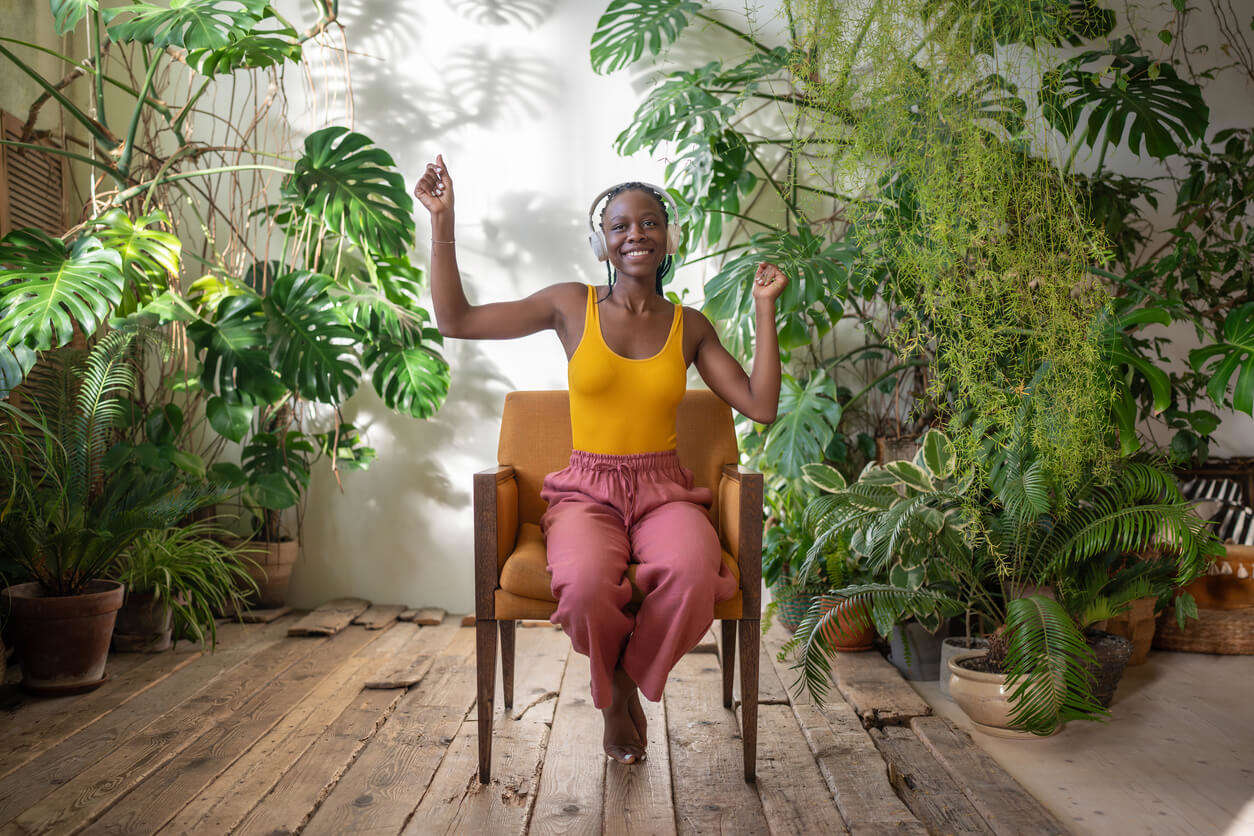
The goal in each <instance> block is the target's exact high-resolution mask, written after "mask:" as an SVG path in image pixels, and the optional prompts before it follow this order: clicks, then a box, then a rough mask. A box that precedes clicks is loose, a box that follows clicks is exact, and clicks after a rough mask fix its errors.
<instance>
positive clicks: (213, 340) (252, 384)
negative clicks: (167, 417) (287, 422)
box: [187, 294, 287, 403]
mask: <svg viewBox="0 0 1254 836" xmlns="http://www.w3.org/2000/svg"><path fill="white" fill-rule="evenodd" d="M187 336H188V337H190V338H191V340H192V342H193V343H195V345H196V348H197V350H199V351H203V352H204V358H203V360H202V372H201V380H202V382H203V383H204V385H205V388H206V389H208V390H209V391H211V392H216V393H217V394H219V395H222V396H223V397H224V398H227V399H228V400H229V401H231V402H233V403H238V402H240V400H241V397H240V396H241V395H247V396H249V397H252V398H255V399H256V400H259V401H261V402H263V403H273V402H275V401H277V400H278V399H279V398H281V397H283V395H284V393H285V392H286V391H287V388H286V387H285V386H284V385H283V382H282V381H281V380H280V379H279V376H278V375H277V374H275V371H274V369H273V368H271V367H270V353H269V351H267V345H268V341H267V337H266V315H265V312H264V311H263V310H262V306H261V299H260V298H259V297H257V296H255V295H252V294H241V295H238V296H227V297H225V298H224V299H222V301H221V302H219V303H218V307H217V310H216V311H215V313H214V316H213V318H212V319H201V320H198V321H196V322H192V323H190V324H189V325H188V326H187Z"/></svg>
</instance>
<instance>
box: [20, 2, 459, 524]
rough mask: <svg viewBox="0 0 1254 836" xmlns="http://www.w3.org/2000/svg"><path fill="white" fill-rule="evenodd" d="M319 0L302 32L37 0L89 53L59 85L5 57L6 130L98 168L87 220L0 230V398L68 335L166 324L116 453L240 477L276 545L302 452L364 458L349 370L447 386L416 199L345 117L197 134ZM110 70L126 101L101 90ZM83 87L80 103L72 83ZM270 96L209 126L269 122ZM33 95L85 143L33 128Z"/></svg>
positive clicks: (431, 394) (259, 20)
mask: <svg viewBox="0 0 1254 836" xmlns="http://www.w3.org/2000/svg"><path fill="white" fill-rule="evenodd" d="M313 5H314V7H315V9H316V10H317V13H318V20H317V22H316V23H315V24H314V25H313V26H311V27H310V28H308V29H307V30H305V31H303V32H298V31H297V30H296V28H295V27H294V26H293V25H291V24H290V23H289V22H288V21H287V20H286V19H285V18H284V17H283V16H282V15H281V14H280V12H279V11H278V10H277V9H275V8H274V7H273V6H272V5H270V4H268V3H266V2H264V1H263V0H187V2H170V3H169V4H168V5H166V4H163V3H157V4H148V3H135V4H129V5H121V6H115V7H111V8H100V7H99V4H98V3H97V2H95V0H81V2H72V3H67V2H61V0H52V2H51V4H50V9H49V10H48V11H47V13H51V14H53V15H54V17H55V24H56V28H57V31H58V33H61V34H65V33H68V32H70V31H72V30H79V31H80V34H82V35H84V36H85V39H86V41H87V42H88V43H89V45H90V50H91V55H90V56H89V57H87V58H85V59H80V58H74V57H71V56H59V57H62V58H64V59H65V60H66V61H68V62H70V63H71V64H73V65H76V69H74V70H73V71H72V72H71V73H69V74H68V75H67V76H66V78H64V79H55V78H45V77H44V76H43V75H41V74H40V73H39V72H38V71H36V70H35V69H34V68H33V67H32V66H31V64H30V63H28V60H27V59H26V58H24V57H23V56H24V55H29V54H30V53H31V52H33V51H40V52H44V53H50V52H51V53H52V54H54V55H56V54H57V53H55V51H52V50H49V49H46V48H44V47H41V46H38V45H35V44H29V43H24V42H21V41H16V40H14V39H11V38H0V56H3V58H5V59H7V60H8V61H9V62H10V63H11V64H12V65H13V66H14V67H16V68H17V69H18V70H20V71H21V72H24V73H26V74H27V75H29V76H30V77H31V78H32V79H34V81H35V82H36V83H37V84H38V85H39V86H40V87H41V88H43V90H44V95H43V96H41V97H40V99H39V100H38V101H36V102H34V103H32V107H31V114H30V117H29V119H28V120H27V124H26V134H27V135H26V136H23V137H19V138H18V139H14V140H9V139H6V140H3V141H4V143H5V144H7V145H10V146H14V147H17V148H22V149H25V150H28V151H39V152H44V153H50V154H57V155H61V156H63V157H68V158H70V159H71V160H72V161H74V162H75V163H76V164H79V165H81V166H86V167H88V168H89V171H90V175H91V177H92V178H93V179H95V180H96V181H97V187H96V189H95V191H94V192H93V200H92V203H91V205H90V206H88V207H87V210H86V212H85V218H86V220H85V221H84V222H83V223H81V224H79V225H78V226H76V227H74V228H73V229H71V230H69V231H68V232H66V233H65V234H64V235H63V236H61V237H60V238H57V237H53V236H52V235H49V234H48V233H47V232H43V231H39V230H32V229H22V230H15V231H13V232H11V233H9V234H8V235H7V236H5V238H4V239H3V240H0V396H4V395H7V393H8V392H9V391H10V390H12V389H13V388H14V387H15V386H17V385H18V384H19V383H20V382H21V381H22V379H23V378H24V376H25V375H26V374H27V373H28V372H29V370H30V369H31V367H32V365H33V364H34V362H35V360H36V358H37V356H38V354H39V353H40V352H45V351H49V350H52V349H56V348H58V347H60V346H63V345H65V344H67V343H68V342H70V341H71V340H72V339H74V337H75V335H76V334H83V335H87V336H88V338H91V336H92V335H94V334H96V333H97V331H98V330H99V329H101V328H102V326H106V325H108V324H110V323H112V324H115V325H116V324H118V323H120V322H121V321H124V320H128V319H139V320H143V321H145V322H149V323H153V322H155V323H157V324H160V325H163V326H166V327H167V328H168V329H169V330H170V331H171V332H172V333H173V334H174V336H175V339H174V340H173V345H175V346H176V347H177V348H179V349H180V351H179V352H178V353H177V355H176V356H175V357H174V358H173V360H172V361H170V362H167V363H166V364H164V365H163V366H162V373H161V379H160V380H159V381H158V382H157V383H156V384H155V385H151V386H149V387H145V388H144V391H145V392H147V395H148V397H147V400H146V401H142V402H141V401H135V402H132V403H131V404H130V408H129V409H128V410H126V411H125V414H126V420H125V421H123V422H122V424H121V426H122V431H123V435H124V439H123V441H124V442H125V443H124V444H122V445H120V446H119V447H117V448H116V449H115V450H114V451H113V452H112V453H111V455H112V456H113V461H114V463H115V464H118V465H119V466H120V465H122V464H123V463H127V464H128V466H131V467H135V466H138V467H140V468H141V469H143V468H147V469H149V470H161V469H170V468H174V469H177V470H179V471H182V472H183V474H184V475H185V476H187V477H191V478H197V479H201V480H204V481H208V482H214V483H218V484H221V485H225V486H229V487H231V488H234V489H237V490H238V491H239V496H240V498H241V499H242V501H243V503H244V504H245V505H246V506H247V507H248V508H250V509H251V510H252V511H253V512H254V519H255V521H256V524H257V530H258V531H259V532H260V533H261V534H263V535H264V536H265V538H266V539H267V540H277V539H279V531H278V523H279V512H281V511H282V510H283V509H285V508H289V507H291V506H293V505H294V504H296V503H297V502H298V500H299V498H300V497H301V495H302V493H303V491H304V489H305V487H306V485H307V484H308V480H309V473H310V470H309V468H310V464H311V461H312V460H313V459H314V458H315V457H317V456H318V455H320V454H325V455H327V456H328V457H329V458H330V459H331V460H332V463H333V467H336V468H338V467H340V466H345V467H363V466H365V465H366V464H368V462H369V461H370V460H371V458H372V457H373V451H372V450H370V449H369V448H368V447H365V446H363V445H362V443H361V438H360V433H359V431H358V430H357V428H356V427H354V426H353V425H352V424H351V423H350V422H347V421H345V420H344V419H343V416H342V415H341V411H340V407H341V405H342V404H343V403H344V402H345V401H346V400H347V399H349V398H350V397H352V396H353V394H354V393H355V392H356V391H357V389H358V388H359V386H360V385H361V382H362V380H363V378H366V377H368V378H369V380H370V383H371V385H372V386H373V388H374V389H375V391H376V392H377V393H378V395H379V396H380V397H381V398H382V400H383V401H384V403H385V404H386V405H387V406H388V407H390V408H392V409H394V410H396V411H398V412H401V413H403V414H406V415H411V416H413V417H416V418H426V417H428V416H430V415H431V414H432V413H433V412H435V410H437V409H438V408H439V406H440V404H441V403H442V401H443V399H444V397H445V395H446V394H447V391H448V366H447V364H446V363H445V361H444V360H443V358H442V356H441V353H440V348H439V347H440V343H441V340H440V336H439V334H438V332H437V331H436V329H435V328H433V327H431V324H430V315H429V314H428V312H427V311H426V310H424V309H423V307H422V305H421V304H420V303H419V294H420V293H421V289H422V282H423V276H422V273H421V272H420V271H419V270H418V269H417V268H416V267H414V266H413V265H411V264H410V262H409V260H408V252H409V248H410V246H411V244H412V239H413V233H414V227H413V220H412V218H411V212H412V203H411V199H410V197H409V196H408V194H407V193H406V189H405V187H404V183H403V181H402V178H401V175H400V174H399V173H398V172H397V171H396V167H395V164H394V162H393V160H392V158H391V157H390V156H389V155H388V154H387V152H386V151H384V150H383V149H381V148H379V147H377V146H376V145H374V144H373V143H372V142H371V140H370V139H369V138H368V137H366V136H363V135H362V134H359V133H356V132H353V131H350V130H349V129H347V128H344V127H339V126H332V127H328V128H323V129H321V130H319V131H316V132H314V133H312V134H311V135H309V136H307V137H305V138H304V141H303V144H302V145H298V146H297V147H296V148H295V149H294V150H293V152H292V153H290V154H285V153H283V152H284V151H285V150H286V149H285V148H283V147H282V146H281V145H280V146H279V147H275V146H274V145H272V144H269V143H267V142H262V141H261V139H260V138H261V136H262V135H261V133H260V132H259V131H255V130H234V129H232V131H233V132H231V133H229V137H228V138H227V139H223V138H222V137H220V136H217V135H214V134H213V128H212V127H210V128H209V129H208V130H206V129H203V128H198V129H197V131H195V132H193V131H191V130H190V127H189V126H190V124H191V123H190V122H189V119H199V118H200V117H201V116H203V115H204V114H206V113H210V112H211V111H209V110H207V109H204V108H202V107H201V103H202V102H208V101H210V100H212V98H213V94H214V93H215V92H218V91H216V90H215V88H216V87H218V86H222V85H234V86H238V85H241V84H254V85H260V84H264V83H265V82H266V80H267V79H266V78H265V76H266V75H267V74H269V76H270V81H271V82H272V84H274V86H275V88H277V89H279V90H281V89H282V85H281V84H279V83H278V81H279V76H278V72H279V71H280V70H281V69H282V67H283V66H284V65H290V64H293V63H299V62H300V61H301V60H302V44H304V43H305V42H306V41H308V40H309V39H310V38H312V37H314V36H316V35H317V34H318V33H320V32H322V31H323V30H325V29H326V28H327V27H328V26H332V25H336V20H337V12H338V2H336V0H317V2H314V3H313ZM88 18H90V19H91V20H92V22H93V25H91V26H87V25H86V22H85V21H86V19H88ZM126 78H137V79H142V82H141V83H140V84H139V85H138V86H137V87H136V86H132V85H130V84H128V83H126V81H125V80H124V79H126ZM106 86H108V87H109V88H110V89H117V90H120V91H122V92H123V93H125V94H127V95H126V96H123V97H121V98H120V99H119V98H117V97H106V96H104V90H105V88H106ZM80 89H83V92H84V94H85V95H86V96H87V97H88V98H89V99H90V102H91V105H92V107H91V108H84V107H82V106H80V104H78V103H76V100H75V99H74V98H72V96H74V94H75V92H76V91H78V90H80ZM180 96H181V98H180ZM273 98H274V96H273V95H272V96H271V97H269V98H267V100H266V102H265V103H263V104H262V105H257V106H256V107H257V109H256V111H255V112H249V113H243V114H239V113H232V114H228V115H227V118H226V119H225V120H223V119H221V118H218V119H216V120H215V121H212V122H209V123H208V124H210V125H211V126H212V125H216V124H218V123H220V122H222V121H228V122H230V121H234V122H236V123H238V124H240V125H246V124H249V122H251V123H252V124H253V125H254V126H255V125H257V124H259V123H263V122H264V121H265V117H266V115H267V111H266V110H265V108H269V107H270V106H271V100H272V99H273ZM79 99H81V97H79ZM45 101H51V102H55V103H56V105H57V106H59V107H60V108H61V111H62V115H63V118H64V119H65V120H66V121H67V122H68V123H70V124H71V125H73V126H75V127H76V128H77V129H78V130H79V131H80V132H82V133H84V134H85V135H86V136H87V137H88V140H87V141H88V142H89V143H90V144H91V145H92V146H93V149H94V153H93V154H91V155H90V156H88V155H84V154H80V153H77V152H75V151H69V150H67V149H64V148H59V147H53V146H50V145H49V144H48V143H46V142H41V141H40V140H43V139H44V138H45V137H44V136H43V135H42V134H41V133H40V132H39V131H36V130H34V129H33V125H34V124H35V118H36V116H37V114H38V112H39V110H40V108H41V107H43V105H44V103H45ZM118 101H123V102H126V103H127V104H126V110H125V111H124V112H118V110H116V109H115V108H116V107H117V102H118ZM201 121H204V120H201ZM194 134H195V135H194ZM197 136H199V138H197ZM271 139H273V138H272V137H271ZM215 163H220V164H215ZM276 179H277V180H278V183H277V184H276V183H274V182H273V181H274V180H276ZM276 185H277V188H276ZM193 241H194V242H195V246H192V245H191V244H190V243H189V242H193ZM311 420H312V421H314V422H321V423H322V426H321V427H317V429H318V430H321V431H314V428H313V427H312V426H311V423H310V422H311ZM205 425H207V428H208V429H211V430H212V432H211V433H204V432H203V431H202V430H203V429H205ZM205 439H208V440H205ZM197 445H199V446H197ZM232 445H238V448H236V447H234V446H232ZM231 449H239V451H240V452H239V455H238V457H237V456H236V455H234V454H229V455H228V453H227V451H228V450H231Z"/></svg>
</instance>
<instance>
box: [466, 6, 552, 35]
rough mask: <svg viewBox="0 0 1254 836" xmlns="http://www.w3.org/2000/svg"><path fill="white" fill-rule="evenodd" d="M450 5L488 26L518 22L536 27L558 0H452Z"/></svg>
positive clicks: (476, 21)
mask: <svg viewBox="0 0 1254 836" xmlns="http://www.w3.org/2000/svg"><path fill="white" fill-rule="evenodd" d="M449 5H451V6H452V7H453V9H454V10H456V12H457V13H458V14H459V15H461V16H462V17H464V18H466V19H467V20H473V21H474V22H475V23H481V24H486V25H488V26H507V25H509V24H518V25H521V26H524V27H526V28H527V29H535V28H536V27H537V26H539V25H540V24H541V23H543V22H544V21H546V20H548V18H549V16H550V15H552V14H553V10H554V8H556V6H557V2H556V0H450V2H449Z"/></svg>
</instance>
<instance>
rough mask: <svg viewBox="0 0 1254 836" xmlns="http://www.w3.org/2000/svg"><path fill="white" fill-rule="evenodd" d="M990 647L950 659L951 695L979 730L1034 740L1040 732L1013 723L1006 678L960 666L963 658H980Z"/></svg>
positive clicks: (1001, 675)
mask: <svg viewBox="0 0 1254 836" xmlns="http://www.w3.org/2000/svg"><path fill="white" fill-rule="evenodd" d="M987 653H988V650H970V651H967V652H965V653H958V654H956V655H954V656H953V657H952V658H950V660H949V695H950V697H951V698H952V699H953V701H954V702H956V703H957V704H958V707H959V708H961V709H962V711H963V713H965V714H966V715H967V717H969V718H971V722H972V723H973V724H974V725H975V727H976V728H977V729H979V730H980V731H982V732H984V733H985V734H991V735H993V736H994V737H1006V738H1012V739H1017V740H1034V739H1036V738H1037V737H1039V736H1040V735H1035V734H1032V733H1031V732H1025V731H1019V730H1018V729H1015V728H1011V725H1010V697H1009V691H1008V690H1007V688H1006V677H1005V675H1004V674H1000V673H984V672H983V671H973V670H968V669H967V668H964V667H962V666H961V664H959V663H961V662H962V661H963V660H966V659H978V658H980V657H982V656H984V655H986V654H987Z"/></svg>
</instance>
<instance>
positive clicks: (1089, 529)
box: [786, 430, 1218, 734]
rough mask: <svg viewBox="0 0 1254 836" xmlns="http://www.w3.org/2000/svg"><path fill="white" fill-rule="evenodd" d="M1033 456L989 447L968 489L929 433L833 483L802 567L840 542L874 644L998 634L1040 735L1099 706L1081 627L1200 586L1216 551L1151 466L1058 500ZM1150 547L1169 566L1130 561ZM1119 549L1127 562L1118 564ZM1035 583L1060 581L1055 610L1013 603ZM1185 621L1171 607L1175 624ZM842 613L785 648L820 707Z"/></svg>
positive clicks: (1017, 706)
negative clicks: (857, 569) (890, 458)
mask: <svg viewBox="0 0 1254 836" xmlns="http://www.w3.org/2000/svg"><path fill="white" fill-rule="evenodd" d="M1034 452H1035V451H1033V450H1032V448H1031V446H1030V444H1028V443H1026V442H1024V441H1023V440H1022V439H1012V440H1011V441H1010V442H1007V443H1004V444H1001V443H998V442H997V441H995V440H992V439H990V440H989V441H988V443H987V444H986V445H985V461H984V462H982V463H981V469H980V472H982V473H985V474H988V476H987V477H986V478H984V479H981V480H978V481H977V479H976V478H974V477H973V476H972V475H971V474H970V473H966V474H963V473H961V472H959V470H958V466H957V464H958V462H957V458H956V456H955V453H954V448H953V445H952V443H951V442H950V440H949V438H948V437H947V436H946V435H945V434H944V433H942V432H940V431H938V430H933V431H931V432H929V433H928V434H927V435H926V436H924V439H923V445H922V447H921V448H920V450H919V453H918V455H917V456H916V457H915V459H914V460H913V461H898V462H889V463H888V464H886V465H883V466H878V465H870V466H868V467H867V469H866V470H865V471H864V472H863V474H862V475H861V477H860V478H859V479H858V481H857V482H855V483H854V484H852V485H848V486H845V485H842V484H841V481H840V480H838V479H837V478H836V477H834V476H833V477H831V478H830V488H829V489H828V490H827V491H826V492H825V493H824V495H823V496H821V497H819V498H818V499H816V500H815V501H814V502H813V503H811V505H810V506H809V507H808V508H807V511H806V519H807V523H808V524H809V525H811V526H812V528H813V532H814V544H815V545H814V548H813V549H812V550H811V555H810V556H809V557H810V559H815V560H817V559H818V557H819V555H820V554H821V550H822V548H823V545H824V544H825V543H826V542H828V541H830V540H831V539H833V538H837V537H842V536H849V537H850V538H851V539H850V545H851V547H852V549H853V550H854V551H855V552H856V553H857V554H859V555H861V557H862V559H863V561H864V562H865V565H866V566H867V568H868V569H869V570H870V571H872V572H875V573H876V574H877V575H878V577H879V579H880V580H879V582H878V583H873V584H862V585H857V586H848V587H845V588H842V589H834V590H832V594H834V595H838V596H840V597H842V598H845V599H849V600H850V601H851V603H850V604H849V605H848V606H850V607H853V606H854V605H855V604H856V603H857V602H863V603H865V604H866V605H868V608H869V611H870V618H871V619H872V620H873V622H874V624H875V626H876V628H877V629H878V630H879V631H880V633H881V634H887V632H888V630H889V629H891V627H892V625H893V624H895V623H897V622H899V621H902V620H904V619H906V618H916V619H919V620H920V621H922V622H923V623H924V624H925V625H928V624H935V623H937V622H938V621H939V619H941V618H944V617H949V616H953V615H957V614H965V615H966V616H967V624H968V626H969V627H970V625H971V623H972V620H973V619H974V620H976V621H977V622H978V623H979V625H981V626H982V627H983V629H984V631H986V632H989V633H992V634H993V637H994V640H993V643H992V644H993V647H992V648H991V650H990V656H991V661H992V662H993V663H994V664H1000V666H1001V670H1000V672H1002V673H1005V674H1006V675H1007V677H1008V683H1009V686H1010V688H1011V689H1012V692H1011V700H1012V702H1013V704H1014V713H1013V717H1014V720H1015V722H1016V723H1018V724H1019V725H1020V727H1022V728H1023V729H1025V730H1029V731H1034V732H1037V733H1042V734H1045V733H1049V732H1051V731H1053V729H1055V728H1056V727H1057V725H1058V724H1059V723H1061V722H1065V721H1066V720H1067V719H1071V718H1073V717H1091V716H1097V715H1099V714H1100V713H1101V711H1102V710H1101V708H1100V706H1097V705H1096V703H1094V702H1093V696H1092V688H1091V683H1090V681H1089V673H1088V667H1089V665H1090V664H1091V662H1092V658H1091V653H1090V652H1089V650H1088V648H1087V646H1086V645H1085V641H1084V636H1083V633H1082V628H1083V627H1087V626H1089V625H1090V624H1092V623H1093V622H1094V621H1097V620H1100V619H1101V618H1107V617H1110V616H1111V615H1115V614H1117V613H1118V612H1120V611H1122V609H1124V608H1126V607H1127V605H1128V604H1129V603H1130V602H1131V601H1132V600H1133V599H1134V598H1137V597H1143V596H1144V595H1146V594H1150V593H1152V592H1156V593H1166V592H1167V591H1168V590H1169V589H1171V588H1172V587H1173V586H1179V585H1184V584H1186V583H1188V582H1189V581H1191V580H1193V579H1194V578H1196V577H1198V576H1199V575H1201V574H1202V572H1203V571H1204V570H1205V566H1206V564H1207V562H1208V561H1209V559H1210V557H1211V556H1212V555H1213V554H1214V553H1215V551H1216V550H1217V548H1218V544H1217V542H1216V541H1215V538H1214V535H1213V534H1212V533H1211V531H1210V529H1209V528H1208V527H1207V525H1206V523H1205V522H1204V521H1203V520H1201V519H1199V518H1198V517H1197V516H1196V515H1195V514H1193V512H1192V510H1191V507H1190V506H1189V504H1188V503H1187V502H1186V501H1185V500H1184V498H1183V497H1182V496H1181V494H1180V491H1179V488H1178V487H1177V485H1176V483H1175V481H1174V479H1173V478H1172V477H1171V476H1170V475H1168V474H1167V473H1165V472H1163V471H1162V470H1160V469H1159V468H1158V467H1156V466H1154V465H1152V464H1149V463H1145V462H1140V461H1128V460H1122V461H1120V462H1119V463H1118V465H1117V466H1116V467H1115V468H1114V469H1113V470H1112V471H1111V472H1110V473H1109V475H1107V476H1104V477H1102V476H1099V475H1097V474H1087V475H1085V476H1084V477H1082V478H1080V479H1078V480H1075V481H1076V482H1077V483H1078V486H1077V487H1076V488H1075V489H1074V490H1067V489H1065V488H1064V487H1063V485H1062V484H1060V483H1057V482H1054V481H1052V480H1051V479H1050V478H1049V477H1048V475H1047V474H1046V472H1045V470H1044V468H1043V467H1042V466H1041V465H1040V462H1039V459H1038V458H1037V457H1036V456H1035V454H1034ZM1150 549H1156V550H1159V551H1161V552H1162V556H1160V557H1158V558H1156V559H1155V560H1154V561H1152V562H1145V563H1144V564H1143V565H1142V564H1138V563H1137V562H1136V561H1135V560H1133V559H1131V558H1126V559H1125V557H1124V556H1132V555H1137V554H1139V553H1143V552H1146V551H1148V550H1150ZM1112 555H1113V556H1115V557H1117V558H1118V559H1120V560H1121V561H1124V562H1125V563H1126V565H1121V566H1115V565H1113V564H1111V563H1110V561H1112V560H1114V559H1115V557H1112ZM1033 586H1050V587H1053V588H1054V589H1055V590H1056V593H1057V596H1058V599H1059V600H1053V599H1051V598H1048V597H1045V596H1042V595H1021V594H1020V593H1019V591H1020V590H1023V589H1025V588H1028V587H1033ZM1184 598H1185V596H1182V599H1184ZM1188 611H1189V603H1188V601H1187V600H1180V601H1179V602H1178V606H1177V612H1178V613H1179V617H1181V618H1183V617H1184V616H1185V615H1186V614H1187V613H1188ZM836 617H837V615H836V613H834V612H830V613H827V614H822V613H821V608H820V607H817V606H816V607H814V608H813V609H812V611H811V613H810V615H809V616H808V617H807V619H806V621H805V622H803V624H802V625H801V627H800V629H798V631H797V634H796V636H794V639H793V642H792V643H791V644H790V645H789V646H788V647H787V648H786V650H788V651H791V650H792V649H793V648H795V647H799V648H800V649H801V654H800V659H799V660H798V662H797V664H796V667H797V668H799V669H800V671H801V678H800V680H799V684H800V682H804V683H805V686H806V687H807V688H808V689H809V690H810V691H811V693H812V695H813V696H814V697H815V698H817V699H821V698H822V697H823V696H824V695H825V693H826V691H825V689H826V687H827V675H828V673H829V669H830V659H831V649H830V648H829V647H828V646H827V644H826V642H825V641H824V638H823V631H824V628H825V627H826V626H827V622H828V621H830V620H831V619H834V618H836Z"/></svg>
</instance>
